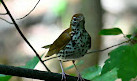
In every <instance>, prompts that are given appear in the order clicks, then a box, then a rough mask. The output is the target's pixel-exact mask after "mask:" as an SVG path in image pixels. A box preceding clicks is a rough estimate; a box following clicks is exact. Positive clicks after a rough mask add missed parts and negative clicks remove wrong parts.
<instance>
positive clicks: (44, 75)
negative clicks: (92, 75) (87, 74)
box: [0, 65, 89, 81]
mask: <svg viewBox="0 0 137 81" xmlns="http://www.w3.org/2000/svg"><path fill="white" fill-rule="evenodd" d="M0 74H4V75H11V76H18V77H26V78H33V79H40V80H45V81H61V78H62V74H59V73H52V72H46V71H39V70H33V69H27V68H20V67H14V66H6V65H0ZM66 77H67V81H76V80H77V79H78V78H77V77H73V76H69V75H66ZM85 81H89V80H86V79H85Z"/></svg>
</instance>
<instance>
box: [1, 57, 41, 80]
mask: <svg viewBox="0 0 137 81" xmlns="http://www.w3.org/2000/svg"><path fill="white" fill-rule="evenodd" d="M38 62H39V59H38V58H37V57H36V56H35V57H34V58H32V59H31V60H29V61H28V62H27V63H26V65H25V66H21V67H22V68H29V69H33V68H35V66H36V65H37V63H38ZM11 77H12V76H8V75H2V74H0V81H9V79H10V78H11Z"/></svg>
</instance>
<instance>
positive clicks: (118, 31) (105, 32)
mask: <svg viewBox="0 0 137 81" xmlns="http://www.w3.org/2000/svg"><path fill="white" fill-rule="evenodd" d="M99 34H100V35H119V34H123V32H122V30H121V29H119V28H111V29H102V30H101V31H100V32H99Z"/></svg>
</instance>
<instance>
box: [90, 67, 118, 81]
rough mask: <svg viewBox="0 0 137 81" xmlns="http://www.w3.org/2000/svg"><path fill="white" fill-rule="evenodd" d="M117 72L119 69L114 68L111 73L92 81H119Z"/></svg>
mask: <svg viewBox="0 0 137 81" xmlns="http://www.w3.org/2000/svg"><path fill="white" fill-rule="evenodd" d="M117 70H118V69H117V68H114V69H112V70H111V71H108V72H107V73H105V74H103V75H100V76H98V77H96V78H94V79H93V80H92V81H115V80H116V79H117Z"/></svg>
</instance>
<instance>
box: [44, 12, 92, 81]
mask: <svg viewBox="0 0 137 81" xmlns="http://www.w3.org/2000/svg"><path fill="white" fill-rule="evenodd" d="M43 48H45V49H47V48H49V51H48V52H47V54H46V55H45V57H49V56H52V55H54V54H56V56H57V57H58V59H59V61H60V66H61V69H62V79H66V77H65V72H64V70H63V67H62V62H63V61H72V63H73V64H74V66H75V68H76V70H77V73H78V77H79V78H78V79H80V80H81V81H83V80H84V79H83V78H82V77H81V75H80V73H79V71H78V69H77V67H76V65H75V63H74V62H75V60H76V59H78V58H81V57H83V56H84V55H86V53H87V51H88V50H89V49H91V36H90V35H89V33H88V32H87V31H86V29H85V17H84V15H83V14H81V13H77V14H74V15H73V16H72V18H71V21H70V26H69V28H68V29H66V30H65V31H64V32H62V33H61V35H60V36H59V37H58V38H57V39H56V40H55V41H54V42H53V44H51V45H46V46H43Z"/></svg>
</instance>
